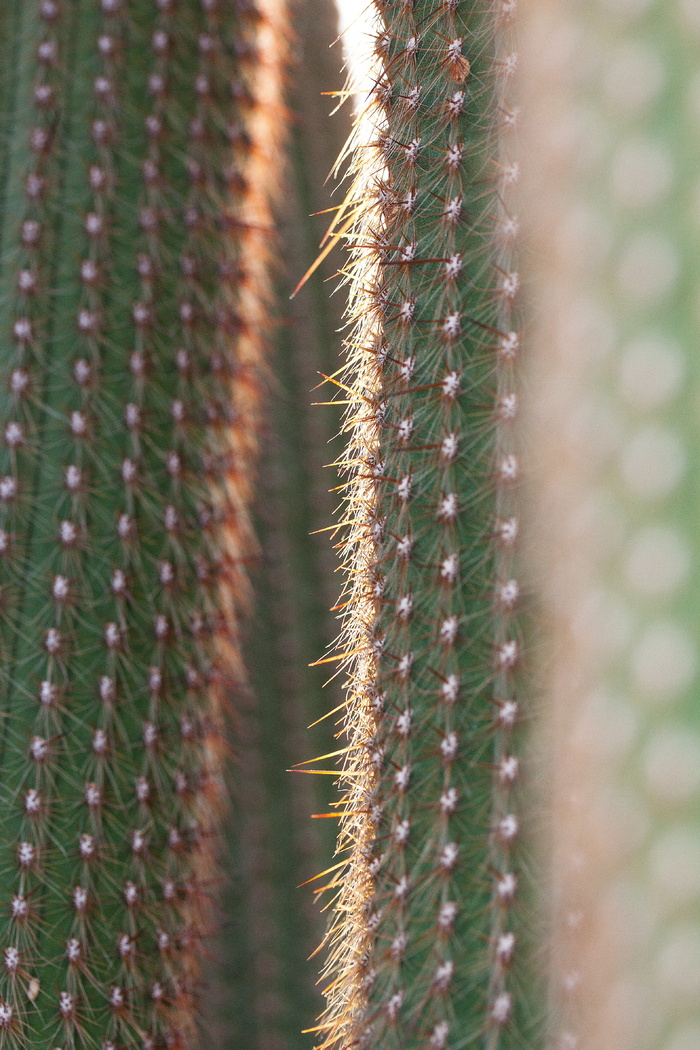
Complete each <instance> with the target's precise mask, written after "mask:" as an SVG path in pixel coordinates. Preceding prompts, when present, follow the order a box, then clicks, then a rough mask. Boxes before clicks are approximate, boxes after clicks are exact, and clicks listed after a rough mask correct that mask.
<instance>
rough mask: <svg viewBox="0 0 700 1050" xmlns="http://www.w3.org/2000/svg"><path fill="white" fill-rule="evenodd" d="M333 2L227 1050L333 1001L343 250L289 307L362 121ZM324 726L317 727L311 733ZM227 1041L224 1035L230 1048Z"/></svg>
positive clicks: (260, 579)
mask: <svg viewBox="0 0 700 1050" xmlns="http://www.w3.org/2000/svg"><path fill="white" fill-rule="evenodd" d="M337 36H338V28H337V12H336V9H335V5H334V3H333V2H332V0H304V2H303V3H302V2H297V3H296V4H295V5H294V11H293V18H292V36H291V41H290V50H291V58H290V67H289V68H290V72H289V76H288V85H287V91H286V93H285V94H286V104H287V106H288V107H289V116H288V123H289V126H290V130H289V147H290V148H289V156H288V159H287V163H286V166H285V167H286V171H285V178H284V192H283V193H282V194H281V195H280V201H279V203H278V205H277V207H276V208H275V213H276V219H277V221H276V223H275V226H276V230H277V232H276V233H275V234H273V237H274V242H273V243H274V245H275V251H276V253H278V254H279V257H280V260H281V262H280V263H279V265H278V267H277V268H276V270H275V283H276V285H277V289H278V301H277V303H276V304H275V308H274V313H273V317H274V325H273V326H272V327H270V328H268V332H269V342H270V349H269V353H268V363H269V369H270V373H271V376H270V382H269V386H268V399H267V406H266V409H267V411H266V417H265V419H264V421H263V425H262V428H261V433H260V442H259V443H260V466H259V483H258V494H257V498H256V501H255V505H254V509H255V515H254V520H255V533H256V536H257V537H258V544H259V556H258V557H257V558H256V559H255V561H254V563H253V564H252V565H251V585H252V587H253V589H254V597H253V603H252V606H253V607H252V611H251V615H250V618H249V623H248V627H247V630H246V636H247V637H246V640H245V645H244V652H245V656H246V664H247V669H248V676H249V682H250V688H249V689H248V690H247V691H246V694H245V696H244V697H241V698H239V700H238V703H237V720H236V731H235V740H234V748H235V756H234V761H233V768H232V775H231V781H232V789H233V799H232V807H231V816H230V819H229V820H228V822H227V829H226V835H227V846H228V850H227V855H226V859H225V862H224V866H225V868H226V871H227V874H228V875H229V876H230V878H229V883H228V886H227V887H226V889H225V890H224V892H223V893H222V908H223V922H224V925H223V928H222V933H221V936H220V937H219V938H218V941H219V952H218V955H219V958H218V959H217V961H216V967H217V969H220V976H219V978H218V979H215V984H216V986H217V987H218V995H217V1000H218V1001H217V1005H216V1009H215V1014H216V1016H217V1029H218V1032H219V1041H220V1044H221V1045H222V1046H226V1047H229V1046H232V1045H241V1046H245V1047H246V1048H248V1050H257V1048H259V1050H274V1048H276V1047H278V1048H282V1047H283V1048H285V1050H292V1048H293V1047H307V1048H308V1047H310V1046H311V1045H312V1036H311V1035H309V1034H303V1033H302V1030H303V1029H305V1028H308V1027H309V1026H310V1025H311V1024H312V1021H313V1018H314V1017H315V1016H316V1015H317V1014H318V1012H319V1010H320V1009H321V999H320V993H319V989H318V987H317V982H318V965H317V960H316V959H311V958H310V956H312V954H313V952H314V949H315V948H316V946H317V944H318V941H319V939H320V937H321V935H322V925H321V924H322V921H323V918H322V916H321V914H320V912H319V909H318V908H317V907H316V906H315V904H314V900H313V894H312V892H311V889H310V887H309V885H305V886H304V887H303V888H300V887H301V886H302V884H304V883H308V882H309V880H311V879H312V878H313V876H315V875H316V874H317V873H318V872H319V871H321V870H323V869H324V868H326V867H327V866H328V865H329V864H330V863H331V860H330V858H331V857H332V853H333V847H334V838H335V831H336V826H335V823H334V822H333V821H332V820H328V819H315V820H313V821H312V820H311V819H310V818H311V816H312V814H322V813H325V812H327V811H328V808H329V801H330V800H329V795H330V793H331V778H328V777H325V778H314V777H311V776H308V775H305V774H303V773H302V774H290V772H289V769H290V767H292V766H293V765H295V764H297V763H298V762H300V761H302V760H304V759H306V758H307V757H309V756H310V755H314V754H320V753H323V752H325V751H329V750H332V747H333V731H334V729H333V724H332V720H331V719H327V720H325V721H321V722H320V721H319V720H320V719H321V716H322V715H323V714H324V712H325V711H326V710H327V709H328V708H329V707H330V708H333V707H335V706H336V704H337V703H338V702H339V700H340V697H337V698H336V696H335V695H334V694H333V692H332V689H331V688H326V689H323V688H322V686H323V682H324V680H325V679H326V678H327V677H328V668H327V666H326V665H322V666H317V667H308V666H307V665H308V664H311V663H314V662H315V661H317V660H318V658H319V656H322V655H323V653H324V652H325V649H326V647H327V645H328V644H329V643H330V642H331V640H332V638H333V636H334V631H335V619H334V616H333V615H332V614H331V613H330V612H329V608H330V606H331V605H333V604H334V599H335V597H336V594H335V592H336V589H337V585H336V583H335V579H334V577H333V569H334V568H335V566H336V559H335V556H334V552H333V551H332V549H331V546H330V544H329V543H328V538H327V537H328V533H327V532H326V531H321V532H319V531H318V530H320V529H324V527H327V526H328V522H329V521H330V520H332V511H333V503H334V496H333V495H331V493H330V492H329V491H328V489H329V488H331V487H332V485H333V480H334V479H333V474H332V472H331V471H330V470H329V469H324V468H325V465H326V464H327V463H328V462H329V460H332V459H333V458H334V454H333V451H332V446H331V445H329V443H328V442H329V439H331V438H332V437H333V436H334V435H335V434H336V432H337V430H338V427H339V423H340V413H339V410H338V409H337V408H335V407H334V406H323V407H320V406H316V405H315V404H314V402H318V401H319V400H323V399H324V396H323V395H322V394H320V393H319V391H315V390H314V388H315V387H317V386H318V384H319V383H320V382H321V381H322V380H321V375H322V374H325V375H328V374H332V373H333V372H334V371H335V370H336V368H337V367H338V364H339V352H340V336H339V334H338V329H339V328H340V326H341V323H342V316H341V301H340V296H336V297H333V298H330V297H329V296H328V295H327V293H326V290H325V286H324V283H323V282H324V280H325V279H328V278H332V277H333V269H334V267H333V265H332V262H331V260H328V261H327V262H326V263H325V264H324V265H322V266H321V267H319V268H318V270H317V271H316V272H315V273H314V274H313V276H312V277H310V279H309V280H308V282H307V283H306V285H305V287H304V289H303V290H302V291H301V292H300V294H298V295H297V296H296V297H295V298H294V299H293V301H292V302H291V303H290V298H289V296H290V293H291V291H292V289H293V287H294V285H295V284H296V283H297V281H298V279H299V277H300V276H301V274H302V273H303V272H304V271H305V269H306V267H307V265H309V266H310V265H311V264H312V263H313V261H314V259H315V257H316V255H317V251H318V243H319V240H320V239H321V237H322V235H323V233H324V231H325V229H326V227H327V225H328V217H327V215H326V214H321V215H312V214H311V213H313V212H318V211H323V210H324V209H325V208H326V207H327V206H328V205H330V204H332V203H333V201H332V198H331V196H330V189H331V186H330V184H327V185H325V186H324V180H326V177H327V175H328V173H329V171H330V169H331V168H332V166H333V163H334V161H335V158H336V156H337V154H338V152H339V150H340V148H341V146H342V144H343V141H344V139H345V138H346V136H347V134H348V131H349V120H348V121H347V122H346V121H345V120H343V119H342V117H343V116H345V111H341V113H340V114H339V116H338V117H337V118H334V120H333V121H331V122H329V121H328V110H329V108H330V106H331V105H332V103H331V102H329V99H328V92H329V91H331V90H332V89H333V88H340V87H342V74H341V72H340V68H339V67H340V56H339V48H338V46H336V47H335V48H332V49H331V47H330V45H331V44H332V43H333V41H334V40H337ZM312 723H316V725H315V726H314V728H313V729H312V730H311V731H308V730H307V727H308V726H310V725H311V724H312ZM217 1045H218V1044H217Z"/></svg>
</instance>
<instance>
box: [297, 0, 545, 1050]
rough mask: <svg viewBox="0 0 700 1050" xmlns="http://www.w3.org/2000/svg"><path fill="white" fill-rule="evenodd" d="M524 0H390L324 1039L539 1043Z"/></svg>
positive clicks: (360, 346) (376, 12) (373, 102)
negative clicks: (530, 888)
mask: <svg viewBox="0 0 700 1050" xmlns="http://www.w3.org/2000/svg"><path fill="white" fill-rule="evenodd" d="M512 8H513V5H512V3H510V2H503V3H500V2H499V3H489V4H482V3H479V2H474V0H412V2H393V0H377V2H375V3H374V4H373V5H372V6H371V10H372V12H373V16H374V19H375V29H376V33H375V37H374V68H373V70H372V76H371V79H372V88H371V90H370V92H369V97H368V102H367V106H366V108H365V111H364V113H363V116H362V117H361V119H360V120H359V121H358V125H357V128H356V132H355V135H354V138H353V140H352V142H351V143H350V146H349V151H350V153H351V155H352V160H351V175H350V177H351V179H352V185H351V189H350V192H349V194H348V196H347V198H346V201H345V203H344V205H343V207H342V208H341V209H340V210H339V213H338V215H337V217H336V221H335V226H334V231H335V234H336V236H338V237H339V236H342V235H346V234H347V235H348V236H349V242H350V247H351V261H350V264H349V266H348V267H347V276H348V280H349V285H350V308H349V314H348V318H349V322H350V324H351V325H352V334H351V336H350V338H349V339H348V341H347V350H348V358H347V366H346V368H345V371H344V373H343V375H342V377H341V378H340V379H338V378H336V379H335V381H336V382H337V383H338V385H339V386H340V387H341V388H342V390H343V395H342V397H343V398H344V399H345V401H346V403H347V406H348V407H347V424H346V427H347V431H348V433H349V447H348V450H347V452H346V454H345V456H344V458H343V459H342V461H341V467H342V469H343V470H344V471H345V473H346V475H347V481H346V485H345V492H346V502H345V507H344V511H343V519H344V520H345V522H346V532H345V535H344V538H343V541H342V546H343V551H344V555H345V564H346V570H347V580H348V582H347V586H346V592H345V594H344V603H343V606H342V608H343V610H344V611H343V644H342V651H341V652H340V653H337V654H336V659H337V660H338V661H340V662H341V664H342V665H343V666H344V667H345V669H346V670H347V673H348V686H347V699H346V704H345V707H346V713H345V724H344V731H345V734H346V740H347V742H346V746H345V747H341V748H340V751H339V752H338V753H341V754H343V755H344V759H343V767H342V782H343V783H344V785H345V792H344V795H343V798H342V801H341V803H340V804H339V813H340V821H341V825H340V837H339V844H338V849H339V853H340V860H339V862H338V864H337V866H336V872H335V875H334V877H333V878H332V879H331V882H330V888H331V889H332V890H334V891H335V894H336V896H335V902H334V918H333V920H332V923H331V926H330V929H329V933H328V952H329V955H328V964H327V969H326V977H327V982H328V983H327V989H326V994H327V997H328V1008H327V1012H326V1015H325V1017H324V1019H323V1020H322V1023H321V1025H320V1027H319V1029H318V1031H319V1032H320V1033H321V1038H322V1042H321V1043H320V1045H321V1046H322V1047H324V1048H325V1047H343V1048H344V1050H346V1048H349V1047H382V1050H391V1048H397V1050H398V1048H401V1050H411V1048H413V1047H416V1048H417V1047H421V1048H428V1047H429V1048H430V1050H445V1048H446V1047H451V1048H457V1047H468V1046H469V1047H472V1046H477V1045H478V1046H485V1047H489V1048H492V1050H494V1048H496V1047H504V1048H505V1047H524V1046H528V1047H530V1046H533V1045H535V1043H536V1042H537V1039H538V1032H539V1012H540V1011H539V1009H538V1006H537V995H536V994H535V993H534V992H532V993H531V994H530V993H527V992H526V991H525V989H524V984H525V977H524V965H523V962H522V960H523V959H524V957H525V956H526V941H527V925H528V924H527V918H526V916H527V909H525V908H524V907H523V897H525V896H527V886H526V884H527V879H526V878H525V875H526V869H527V862H526V859H525V851H524V848H523V846H522V839H523V835H522V830H523V819H522V815H521V813H520V812H519V809H518V804H517V801H516V797H515V793H516V792H517V790H518V782H519V780H520V775H521V758H520V757H519V755H518V737H519V735H520V733H521V726H522V722H523V717H522V716H523V713H524V712H523V710H522V707H523V705H522V697H521V695H520V694H521V685H520V679H521V671H520V667H521V638H520V630H519V627H518V625H517V622H516V619H515V618H514V613H515V612H516V610H517V608H518V605H519V601H520V599H519V587H518V582H517V578H516V576H515V574H514V568H513V566H514V557H515V549H516V541H517V537H518V510H517V489H518V473H519V461H518V457H517V455H516V447H515V441H514V437H513V434H512V427H513V421H514V418H515V416H516V412H517V383H516V379H515V374H514V373H515V368H514V366H515V364H516V362H517V358H518V348H519V335H518V330H517V324H516V323H515V321H514V319H513V309H514V305H515V302H516V299H517V296H518V290H519V278H518V274H517V272H515V270H514V268H513V263H512V249H513V241H514V238H515V234H516V231H517V222H516V220H515V218H514V217H513V216H512V214H511V212H510V205H509V202H508V194H509V189H510V187H511V185H512V184H513V183H514V182H515V181H516V179H517V175H518V165H517V162H516V160H515V158H514V156H513V153H512V143H511V141H510V137H509V129H510V128H511V127H512V125H513V124H514V122H515V112H514V111H513V110H512V108H511V107H510V104H509V102H508V91H509V87H508V85H509V78H510V74H511V73H512V72H513V70H514V68H515V61H516V59H515V54H514V53H513V52H512V50H511V47H510V42H509V29H508V23H509V19H510V16H511V15H512Z"/></svg>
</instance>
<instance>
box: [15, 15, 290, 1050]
mask: <svg viewBox="0 0 700 1050" xmlns="http://www.w3.org/2000/svg"><path fill="white" fill-rule="evenodd" d="M273 7H274V9H275V11H277V10H281V8H280V6H279V5H271V8H273ZM0 18H1V19H2V28H3V31H4V36H3V39H2V46H3V49H4V50H3V63H2V64H3V68H4V71H5V72H4V74H3V79H2V82H1V87H2V94H1V96H0V116H1V117H2V125H1V127H0V194H2V197H1V200H2V204H1V207H0V222H1V226H0V238H1V240H0V243H1V246H2V250H1V252H0V346H2V362H1V365H0V367H1V368H2V373H3V378H2V385H3V396H2V402H1V405H2V407H1V409H0V414H1V419H2V424H1V427H0V429H1V431H2V441H3V447H2V452H1V454H0V457H1V458H0V516H1V518H2V521H1V522H0V555H1V556H2V561H1V562H0V579H1V587H2V595H3V616H2V624H1V625H0V645H1V646H2V668H1V672H0V673H1V679H0V708H1V710H2V743H1V745H0V748H1V750H0V781H1V784H2V827H1V833H0V872H1V873H2V888H3V894H4V898H3V901H2V909H3V919H2V922H1V923H0V949H1V951H2V957H1V962H0V1040H1V1041H2V1045H3V1046H4V1047H8V1048H10V1047H34V1046H36V1047H39V1046H41V1047H48V1048H53V1047H59V1046H60V1047H62V1048H63V1050H67V1048H70V1047H77V1046H84V1047H100V1048H102V1050H112V1048H115V1047H119V1048H121V1050H125V1048H131V1047H139V1048H141V1047H143V1048H144V1050H146V1048H159V1047H166V1046H167V1047H172V1048H185V1047H191V1046H194V1045H196V1043H197V1028H198V1024H199V1019H198V1009H197V1003H196V1001H197V989H198V982H199V976H200V969H201V965H200V961H201V956H202V947H201V942H202V939H203V938H204V937H205V936H207V935H208V933H209V932H210V927H211V922H212V912H211V895H212V892H213V890H214V885H215V881H216V863H215V857H216V844H217V831H216V814H217V810H218V808H219V806H220V788H219V780H220V755H219V752H220V751H221V744H222V732H221V724H220V723H221V711H220V701H221V695H222V692H223V690H224V689H225V688H227V686H229V684H230V680H231V679H232V678H234V679H235V678H237V677H238V675H239V667H238V657H237V654H236V632H237V625H236V618H237V608H236V603H237V602H238V601H239V599H240V598H241V596H242V595H243V594H244V593H245V585H244V581H243V577H242V573H241V568H240V564H239V561H240V559H241V558H242V557H244V556H246V555H247V554H248V553H249V549H250V539H249V526H248V522H247V514H246V508H245V497H246V496H247V486H248V484H249V482H248V479H247V477H246V468H247V464H248V461H249V459H250V457H251V456H252V450H251V448H252V435H253V433H254V426H253V424H254V422H255V418H256V411H257V410H256V404H257V400H258V398H259V395H258V394H257V393H256V390H257V388H258V386H259V377H258V373H259V369H260V362H259V360H258V357H259V353H260V346H261V334H260V331H259V323H260V311H259V308H258V305H257V303H258V299H259V296H260V295H261V293H262V294H264V281H263V282H261V281H260V280H259V279H258V278H259V269H260V268H259V266H258V271H257V272H256V280H255V281H254V282H253V281H252V280H250V279H248V280H246V279H245V272H246V271H245V264H241V262H240V258H239V253H240V251H241V241H242V240H245V238H241V236H240V232H241V230H243V229H245V221H242V220H241V217H240V215H239V214H237V212H236V207H237V205H239V206H240V205H241V203H242V206H243V207H244V208H245V210H246V216H245V219H247V221H251V219H252V220H254V219H255V218H256V212H255V209H252V210H251V209H250V208H248V207H246V205H247V204H249V203H250V201H251V199H254V198H255V196H256V194H257V195H258V196H259V195H260V193H261V192H263V193H264V192H267V188H269V185H270V176H267V177H266V181H264V182H263V183H262V190H261V183H260V182H258V183H257V184H256V185H255V186H254V187H253V188H252V189H251V188H250V185H249V182H248V180H249V179H250V176H251V172H254V164H252V163H251V161H250V155H251V153H255V150H256V146H257V145H260V142H259V137H260V134H261V131H260V128H261V123H262V124H263V125H264V121H261V118H260V116H259V106H258V103H257V98H256V91H257V90H258V89H259V87H260V81H259V80H258V79H257V74H256V48H257V42H258V41H259V40H260V39H261V37H263V36H264V35H265V34H266V33H267V34H269V33H270V32H273V31H274V25H273V22H274V20H273V19H271V17H270V15H269V12H268V10H267V7H266V5H265V4H264V3H260V4H257V3H253V2H248V0H239V2H237V3H232V4H228V3H227V4H224V3H220V2H218V0H201V2H199V0H197V2H195V0H153V2H151V0H144V2H137V0H101V2H100V3H97V2H96V0H73V2H69V0H30V2H27V3H24V2H22V3H18V4H9V5H3V12H2V15H1V16H0ZM265 119H266V120H267V121H268V122H269V113H268V114H266V118H265ZM268 130H269V129H268ZM256 135H257V136H258V141H257V142H256ZM271 170H274V169H271ZM250 236H252V237H255V236H257V237H259V236H260V231H258V232H257V233H252V234H250ZM248 266H249V267H250V268H253V269H255V260H252V261H250V260H249V262H248ZM261 284H262V288H261ZM232 391H233V393H232ZM231 401H233V404H234V407H235V409H236V413H235V414H233V415H232V412H231V408H230V402H231ZM232 447H233V448H235V449H236V450H242V454H241V456H240V457H238V459H237V462H236V463H235V464H234V465H233V466H232V464H231V462H230V450H231V448H232ZM243 453H245V454H243ZM246 457H247V458H246ZM241 477H244V478H245V486H246V487H245V489H244V491H243V493H242V494H241V485H240V479H241ZM237 482H239V483H238V484H237Z"/></svg>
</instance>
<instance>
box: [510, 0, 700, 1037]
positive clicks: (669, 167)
mask: <svg viewBox="0 0 700 1050" xmlns="http://www.w3.org/2000/svg"><path fill="white" fill-rule="evenodd" d="M529 8H530V9H529V11H528V12H524V15H523V20H522V23H523V24H522V29H523V38H524V39H525V40H526V46H525V47H524V48H523V51H524V55H525V63H524V65H525V67H526V68H525V71H524V75H523V108H524V112H525V113H527V114H529V115H530V116H529V117H528V125H527V127H526V129H525V134H524V142H527V143H531V144H532V148H531V149H528V151H527V153H526V155H525V164H524V169H525V170H526V171H527V172H528V178H527V179H526V187H525V191H524V197H523V203H524V209H523V210H524V211H526V212H527V214H528V216H529V218H530V222H529V229H528V231H527V237H528V240H529V242H530V244H532V245H533V246H534V250H533V251H532V252H531V258H532V260H533V263H534V265H533V278H534V280H533V291H532V294H533V299H532V319H533V325H532V327H533V333H532V339H531V341H530V346H531V350H532V357H533V362H534V364H533V374H532V377H531V382H530V384H529V386H530V389H531V390H532V391H533V397H532V404H531V408H530V411H529V412H528V423H527V433H528V438H527V440H528V444H529V446H530V447H531V449H532V455H533V457H536V458H537V461H538V463H539V464H540V471H539V476H538V479H537V485H536V486H535V485H534V484H533V487H532V494H533V498H534V501H535V506H536V512H535V514H534V515H533V521H532V524H531V532H532V534H533V549H535V550H536V551H537V552H538V557H537V559H536V560H534V561H532V562H531V563H530V572H531V574H532V578H533V581H534V582H535V585H536V587H537V591H538V593H539V604H540V606H541V610H542V614H541V619H542V622H543V631H542V633H543V636H544V639H545V643H546V644H545V646H544V655H545V657H546V663H545V671H546V680H547V687H548V693H549V701H548V708H547V717H546V722H547V723H548V724H549V725H550V726H551V731H550V733H549V734H548V740H549V742H550V750H551V753H552V755H553V765H554V769H553V774H554V775H553V778H552V787H551V794H552V796H553V798H554V799H555V800H556V801H555V802H554V803H553V807H552V808H553V820H552V829H551V846H552V856H551V865H552V874H551V878H550V879H548V880H547V882H546V887H547V891H548V893H549V895H550V897H551V898H552V902H553V908H552V910H553V913H554V914H553V918H554V930H553V944H552V961H551V992H550V1002H551V1004H552V1011H551V1018H550V1024H549V1029H550V1031H549V1037H550V1044H549V1045H551V1046H552V1047H553V1048H554V1050H593V1048H595V1050H692V1048H694V1047H697V1046H700V1006H699V1004H700V923H699V921H698V918H699V915H700V912H699V906H700V827H699V826H698V817H699V813H700V810H699V808H698V803H699V800H700V725H699V718H700V706H699V705H698V670H699V666H700V663H699V659H698V623H699V621H700V606H699V604H698V597H699V595H700V590H699V589H698V565H699V561H700V547H699V537H698V527H697V476H698V465H699V462H698V424H697V419H698V416H697V408H698V364H697V349H696V348H697V336H698V301H697V284H698V275H699V274H698V258H699V256H698V223H697V219H698V210H697V185H698V184H697V173H698V163H699V161H700V149H699V147H698V135H697V130H698V114H699V113H700V107H699V106H698V100H699V98H700V95H699V93H698V78H697V55H698V44H699V41H700V17H699V14H698V12H699V9H698V6H697V4H693V3H681V4H678V5H667V4H664V3H659V2H656V3H655V2H653V0H652V2H633V3H616V4H611V5H598V4H595V3H581V4H577V5H564V4H562V5H560V7H558V8H557V6H556V5H547V4H537V3H534V4H532V5H529ZM542 34H543V35H544V37H545V38H546V39H548V40H550V41H551V42H552V55H551V58H550V60H549V61H548V62H547V63H542V54H541V46H540V45H536V44H535V40H536V39H538V38H539V39H540V40H541V39H542ZM545 201H546V205H545V204H544V202H545ZM535 538H537V541H536V543H535V542H534V540H535ZM562 654H564V655H565V659H564V660H562Z"/></svg>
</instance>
